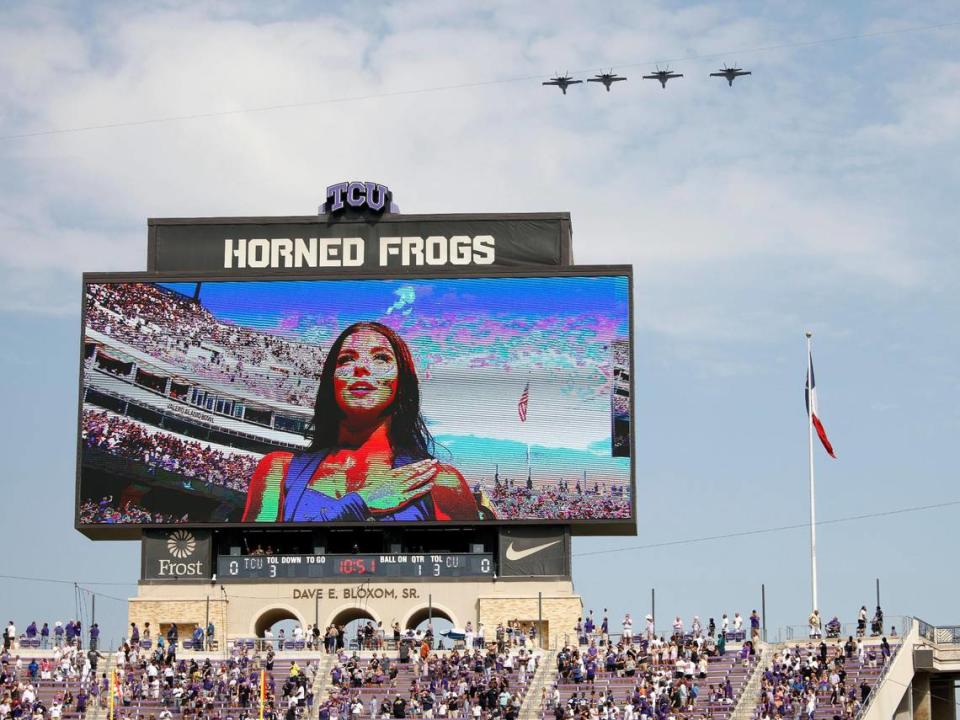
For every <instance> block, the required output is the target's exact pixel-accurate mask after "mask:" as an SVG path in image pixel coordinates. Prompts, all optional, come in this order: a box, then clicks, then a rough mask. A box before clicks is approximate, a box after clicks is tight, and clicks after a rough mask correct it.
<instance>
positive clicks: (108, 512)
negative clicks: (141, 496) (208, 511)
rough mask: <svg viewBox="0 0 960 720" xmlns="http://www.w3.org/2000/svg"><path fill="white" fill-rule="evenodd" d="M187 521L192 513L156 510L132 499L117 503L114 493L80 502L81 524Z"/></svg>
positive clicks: (164, 523) (166, 523)
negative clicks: (172, 512)
mask: <svg viewBox="0 0 960 720" xmlns="http://www.w3.org/2000/svg"><path fill="white" fill-rule="evenodd" d="M186 522H190V513H183V514H182V515H173V514H171V513H161V512H154V511H153V510H148V509H147V508H145V507H143V506H142V505H139V504H138V503H135V502H133V501H132V500H125V501H124V502H122V503H117V502H115V501H114V498H113V496H112V495H107V496H104V497H102V498H100V500H94V499H92V498H85V499H83V500H82V501H81V502H80V524H81V525H95V524H99V523H106V524H110V525H123V524H133V525H138V524H144V525H150V524H153V523H156V524H160V525H170V524H173V523H186Z"/></svg>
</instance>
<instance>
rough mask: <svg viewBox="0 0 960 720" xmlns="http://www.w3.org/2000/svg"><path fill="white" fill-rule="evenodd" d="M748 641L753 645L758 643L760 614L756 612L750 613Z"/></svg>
mask: <svg viewBox="0 0 960 720" xmlns="http://www.w3.org/2000/svg"><path fill="white" fill-rule="evenodd" d="M750 640H751V641H752V642H754V643H756V642H759V641H760V613H758V612H757V611H756V610H754V611H753V612H752V613H750Z"/></svg>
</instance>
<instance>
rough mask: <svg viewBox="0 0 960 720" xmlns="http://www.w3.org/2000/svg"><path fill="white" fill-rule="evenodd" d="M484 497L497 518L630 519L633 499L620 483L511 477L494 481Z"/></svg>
mask: <svg viewBox="0 0 960 720" xmlns="http://www.w3.org/2000/svg"><path fill="white" fill-rule="evenodd" d="M489 490H490V491H489V495H488V496H487V497H488V499H489V502H490V504H491V505H492V509H493V511H494V512H495V513H496V516H497V518H499V519H501V520H503V519H510V520H513V519H538V518H545V519H551V520H576V519H580V520H583V519H594V518H602V519H614V518H629V517H630V515H631V512H632V509H633V501H632V499H631V497H630V493H629V490H627V489H625V488H623V487H622V486H617V487H616V488H614V487H606V486H604V487H601V486H600V485H599V484H596V485H595V486H594V487H593V488H590V489H587V488H584V487H583V486H582V485H581V484H580V482H577V483H576V485H575V489H573V490H571V488H570V486H569V484H568V483H565V482H564V481H562V480H561V481H559V482H557V483H536V484H532V483H530V484H528V483H521V482H514V481H511V480H507V481H503V482H495V483H494V486H493V487H492V488H490V489H489Z"/></svg>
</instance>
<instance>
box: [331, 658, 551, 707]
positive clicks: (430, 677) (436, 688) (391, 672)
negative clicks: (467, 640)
mask: <svg viewBox="0 0 960 720" xmlns="http://www.w3.org/2000/svg"><path fill="white" fill-rule="evenodd" d="M401 666H405V667H407V668H408V671H407V672H405V673H404V674H403V675H402V676H401V674H400V667H401ZM536 667H537V658H536V656H535V655H533V654H532V653H529V652H527V651H526V650H524V649H520V650H519V651H516V652H514V651H511V650H497V649H495V648H493V647H490V648H483V649H481V648H473V649H471V648H469V647H467V648H464V649H462V650H451V651H449V652H437V651H434V650H432V649H431V648H430V646H429V644H428V643H427V642H426V641H423V642H421V643H420V644H419V646H418V649H417V650H416V652H414V653H410V654H404V653H401V654H400V657H399V658H398V659H390V658H388V657H387V656H386V655H379V654H378V653H374V654H373V656H372V657H371V658H370V659H368V660H361V659H360V658H359V657H357V656H356V655H353V656H352V657H351V656H347V655H346V654H344V653H341V654H340V655H339V656H338V658H337V662H336V664H335V665H334V667H333V668H332V670H331V673H330V675H331V677H330V679H331V685H332V690H331V692H330V696H329V698H328V699H327V700H325V701H324V703H323V705H321V708H320V717H321V718H323V717H324V711H325V710H326V712H327V714H328V715H329V716H332V715H337V716H339V717H352V718H354V719H357V718H359V717H370V718H381V719H382V720H386V719H388V718H405V717H416V718H421V717H425V718H434V717H436V718H462V719H464V720H467V719H479V718H502V719H503V720H514V719H515V718H516V717H517V715H518V714H519V711H520V706H521V703H522V700H523V696H524V693H525V692H526V688H527V682H528V679H529V678H530V676H531V675H532V674H533V672H535V670H536ZM401 682H405V683H408V684H407V685H406V686H403V687H402V686H400V683H401ZM361 688H376V691H377V692H376V693H375V694H374V695H373V696H371V697H370V698H369V700H368V702H369V708H366V707H364V702H363V698H362V697H361V694H360V693H359V690H360V689H361Z"/></svg>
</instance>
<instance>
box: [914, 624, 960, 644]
mask: <svg viewBox="0 0 960 720" xmlns="http://www.w3.org/2000/svg"><path fill="white" fill-rule="evenodd" d="M917 629H918V631H919V633H920V637H922V638H923V639H924V640H927V641H929V642H932V643H937V644H944V645H960V625H940V626H938V625H931V624H930V623H928V622H924V621H923V620H920V619H919V618H918V619H917Z"/></svg>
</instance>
